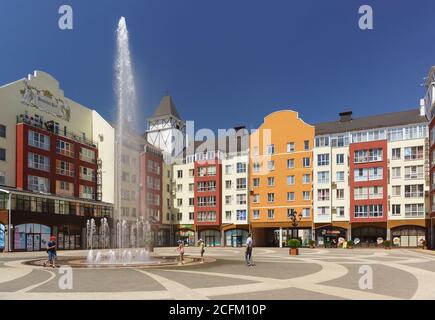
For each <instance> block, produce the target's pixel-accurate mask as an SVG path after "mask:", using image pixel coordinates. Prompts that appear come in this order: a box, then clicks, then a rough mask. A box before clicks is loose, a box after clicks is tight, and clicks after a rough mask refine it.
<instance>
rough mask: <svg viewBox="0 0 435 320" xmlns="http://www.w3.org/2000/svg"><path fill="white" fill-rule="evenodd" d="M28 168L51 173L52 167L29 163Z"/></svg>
mask: <svg viewBox="0 0 435 320" xmlns="http://www.w3.org/2000/svg"><path fill="white" fill-rule="evenodd" d="M28 166H29V168H31V169H36V170H42V171H46V172H49V171H50V165H49V164H46V163H40V162H33V161H29V163H28Z"/></svg>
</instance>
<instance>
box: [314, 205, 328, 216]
mask: <svg viewBox="0 0 435 320" xmlns="http://www.w3.org/2000/svg"><path fill="white" fill-rule="evenodd" d="M329 213H330V211H329V207H317V215H319V216H327V215H329Z"/></svg>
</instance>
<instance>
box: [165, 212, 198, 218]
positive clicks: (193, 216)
mask: <svg viewBox="0 0 435 320" xmlns="http://www.w3.org/2000/svg"><path fill="white" fill-rule="evenodd" d="M194 219H195V212H189V220H194ZM168 220H169V219H168Z"/></svg>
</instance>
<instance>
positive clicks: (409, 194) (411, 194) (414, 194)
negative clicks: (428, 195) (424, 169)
mask: <svg viewBox="0 0 435 320" xmlns="http://www.w3.org/2000/svg"><path fill="white" fill-rule="evenodd" d="M421 197H424V192H422V191H421V192H420V191H414V192H411V191H410V192H406V191H405V198H421Z"/></svg>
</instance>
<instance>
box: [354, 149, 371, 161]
mask: <svg viewBox="0 0 435 320" xmlns="http://www.w3.org/2000/svg"><path fill="white" fill-rule="evenodd" d="M353 160H354V163H363V162H367V161H368V152H367V150H356V151H354V158H353Z"/></svg>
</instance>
